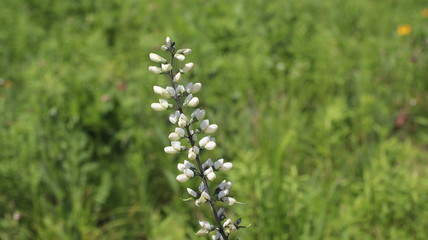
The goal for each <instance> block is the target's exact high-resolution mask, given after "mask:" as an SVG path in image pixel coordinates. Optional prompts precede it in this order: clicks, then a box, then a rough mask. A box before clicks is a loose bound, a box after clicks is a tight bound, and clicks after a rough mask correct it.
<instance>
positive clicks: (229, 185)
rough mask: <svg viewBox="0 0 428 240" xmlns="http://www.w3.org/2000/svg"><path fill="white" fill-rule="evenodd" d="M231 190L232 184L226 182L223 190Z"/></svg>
mask: <svg viewBox="0 0 428 240" xmlns="http://www.w3.org/2000/svg"><path fill="white" fill-rule="evenodd" d="M231 188H232V182H231V181H228V182H226V186H225V187H224V189H231Z"/></svg>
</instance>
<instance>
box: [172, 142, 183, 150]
mask: <svg viewBox="0 0 428 240" xmlns="http://www.w3.org/2000/svg"><path fill="white" fill-rule="evenodd" d="M171 146H172V147H173V148H174V149H175V150H177V151H180V149H181V142H179V141H172V142H171Z"/></svg>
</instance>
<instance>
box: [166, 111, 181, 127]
mask: <svg viewBox="0 0 428 240" xmlns="http://www.w3.org/2000/svg"><path fill="white" fill-rule="evenodd" d="M179 117H180V112H179V111H178V110H177V111H175V113H174V114H171V115H169V121H170V122H171V123H172V124H176V123H177V121H178V118H179Z"/></svg>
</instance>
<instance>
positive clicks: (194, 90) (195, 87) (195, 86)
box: [190, 83, 202, 94]
mask: <svg viewBox="0 0 428 240" xmlns="http://www.w3.org/2000/svg"><path fill="white" fill-rule="evenodd" d="M201 88H202V84H201V83H195V84H193V86H192V89H191V90H190V92H191V93H193V94H195V93H197V92H199V91H200V90H201Z"/></svg>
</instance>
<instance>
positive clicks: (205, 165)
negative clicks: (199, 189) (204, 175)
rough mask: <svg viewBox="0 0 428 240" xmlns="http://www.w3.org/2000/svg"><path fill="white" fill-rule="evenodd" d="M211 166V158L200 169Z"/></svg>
mask: <svg viewBox="0 0 428 240" xmlns="http://www.w3.org/2000/svg"><path fill="white" fill-rule="evenodd" d="M213 165H214V164H213V161H211V158H208V160H207V161H205V162H204V163H203V164H202V168H206V167H212V166H213Z"/></svg>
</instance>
